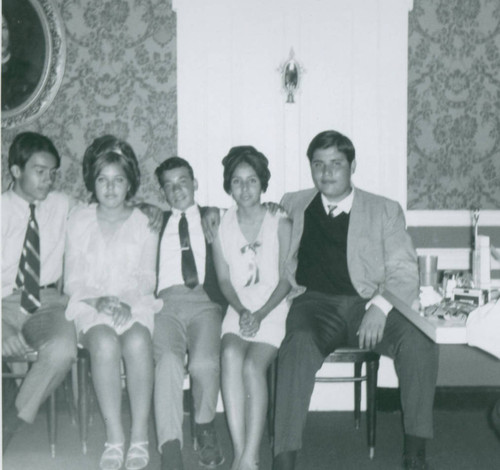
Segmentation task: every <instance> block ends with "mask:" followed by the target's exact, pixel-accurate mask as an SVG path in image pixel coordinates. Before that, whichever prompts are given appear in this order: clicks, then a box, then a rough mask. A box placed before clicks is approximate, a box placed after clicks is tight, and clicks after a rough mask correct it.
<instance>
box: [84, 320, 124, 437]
mask: <svg viewBox="0 0 500 470" xmlns="http://www.w3.org/2000/svg"><path fill="white" fill-rule="evenodd" d="M82 343H83V345H84V347H85V348H86V349H88V350H89V352H90V363H91V369H92V381H93V382H94V389H95V392H96V395H97V401H98V402H99V407H100V408H101V413H102V415H103V418H104V424H105V426H106V437H107V442H109V443H111V444H118V443H122V442H124V441H125V435H124V432H123V425H122V419H121V408H122V389H121V379H120V360H121V347H120V341H119V339H118V336H117V335H116V333H115V331H114V330H113V329H112V328H110V327H108V326H104V325H97V326H94V327H92V328H90V329H89V330H88V331H87V333H85V335H84V336H83V341H82Z"/></svg>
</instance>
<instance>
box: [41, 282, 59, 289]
mask: <svg viewBox="0 0 500 470" xmlns="http://www.w3.org/2000/svg"><path fill="white" fill-rule="evenodd" d="M42 289H57V284H56V283H55V282H53V283H52V284H47V285H46V286H40V290H42Z"/></svg>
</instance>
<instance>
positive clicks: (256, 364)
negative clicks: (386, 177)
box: [238, 343, 278, 470]
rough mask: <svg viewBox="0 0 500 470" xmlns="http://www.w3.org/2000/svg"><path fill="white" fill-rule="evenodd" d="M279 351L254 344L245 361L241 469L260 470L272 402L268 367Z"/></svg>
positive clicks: (268, 346) (250, 345)
mask: <svg viewBox="0 0 500 470" xmlns="http://www.w3.org/2000/svg"><path fill="white" fill-rule="evenodd" d="M277 352H278V350H277V348H275V347H274V346H271V345H269V344H265V343H250V344H249V347H248V350H247V353H246V356H245V359H244V362H243V383H244V388H245V398H246V399H245V416H246V432H245V449H244V451H243V455H242V457H241V460H240V465H239V467H238V469H239V470H256V469H257V468H258V462H259V450H260V442H261V440H262V434H263V432H264V426H265V423H266V412H267V402H268V392H267V369H268V367H269V365H270V364H271V362H272V361H273V360H274V358H275V357H276V354H277Z"/></svg>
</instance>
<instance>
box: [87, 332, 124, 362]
mask: <svg viewBox="0 0 500 470" xmlns="http://www.w3.org/2000/svg"><path fill="white" fill-rule="evenodd" d="M84 345H85V347H86V348H87V349H88V350H89V352H90V356H91V358H92V360H98V361H103V360H104V361H107V360H119V359H120V358H121V346H120V340H119V338H118V335H117V334H116V333H115V331H114V330H113V329H111V328H109V327H107V326H95V327H93V328H91V329H90V330H88V331H87V333H85V337H84Z"/></svg>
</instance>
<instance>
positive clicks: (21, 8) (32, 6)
mask: <svg viewBox="0 0 500 470" xmlns="http://www.w3.org/2000/svg"><path fill="white" fill-rule="evenodd" d="M65 58H66V44H65V40H64V28H63V25H62V21H61V18H60V16H59V12H58V10H57V8H56V7H55V5H54V2H53V0H2V95H1V110H2V127H6V128H10V127H17V126H20V125H24V124H26V123H28V122H30V121H32V120H33V119H35V118H37V117H38V116H39V115H40V114H41V113H43V111H45V110H46V109H47V107H48V106H49V105H50V103H51V102H52V101H53V99H54V97H55V96H56V94H57V91H58V89H59V86H60V85H61V82H62V78H63V75H64V64H65Z"/></svg>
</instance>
